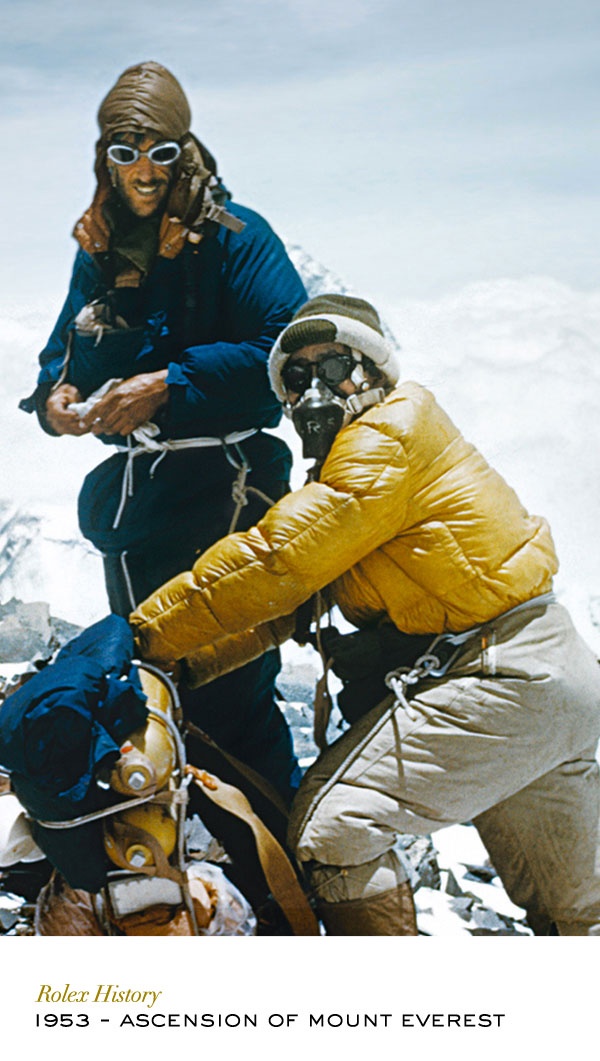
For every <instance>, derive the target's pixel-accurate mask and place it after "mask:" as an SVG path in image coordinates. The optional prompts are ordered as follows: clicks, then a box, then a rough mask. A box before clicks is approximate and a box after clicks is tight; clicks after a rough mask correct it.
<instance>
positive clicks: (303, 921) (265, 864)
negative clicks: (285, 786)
mask: <svg viewBox="0 0 600 1061" xmlns="http://www.w3.org/2000/svg"><path fill="white" fill-rule="evenodd" d="M186 772H187V773H188V774H191V776H192V778H193V780H194V783H195V784H196V785H198V787H199V788H201V789H202V792H203V793H204V795H206V796H208V798H209V799H211V800H212V801H213V803H216V804H217V806H219V807H221V808H222V809H223V810H225V811H227V812H228V813H229V814H233V815H235V817H236V818H240V819H241V821H243V822H245V823H246V824H247V825H248V826H249V827H250V829H251V830H252V833H253V835H254V839H255V841H256V848H257V851H258V857H259V860H260V864H261V866H262V870H263V873H264V875H265V878H266V880H267V884H268V885H269V888H270V889H271V893H272V895H273V898H274V899H275V901H276V902H277V903H278V905H279V906H280V907H281V909H282V911H283V913H284V914H285V917H286V918H287V921H288V922H289V925H290V928H291V929H292V931H293V933H294V935H295V936H318V935H320V932H319V926H318V923H317V919H316V917H315V915H314V913H313V911H312V908H311V906H310V904H309V902H308V899H307V898H306V895H305V894H304V892H303V891H302V888H301V887H300V884H299V882H298V878H297V876H296V874H295V872H294V869H293V867H292V864H291V862H290V860H289V859H288V857H287V855H286V853H285V851H284V850H283V848H282V846H281V844H280V843H279V842H278V841H277V840H276V839H275V837H274V836H273V834H272V833H271V832H270V831H269V829H267V827H266V825H265V824H264V822H263V821H262V820H261V819H260V818H259V817H258V815H257V814H255V812H254V811H253V810H252V807H251V805H250V803H249V801H248V799H247V797H246V796H245V795H244V793H243V792H241V791H240V789H239V788H235V786H234V785H228V784H225V782H224V781H221V780H220V779H219V778H217V777H215V776H214V775H213V774H208V773H207V772H206V771H205V770H199V769H198V768H197V767H195V766H190V765H188V766H187V771H186Z"/></svg>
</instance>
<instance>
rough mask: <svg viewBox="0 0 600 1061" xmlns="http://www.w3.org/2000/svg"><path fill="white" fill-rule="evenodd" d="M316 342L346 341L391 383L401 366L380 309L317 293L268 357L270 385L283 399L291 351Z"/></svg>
mask: <svg viewBox="0 0 600 1061" xmlns="http://www.w3.org/2000/svg"><path fill="white" fill-rule="evenodd" d="M313 343H344V344H345V345H346V346H349V347H351V349H353V350H356V351H358V352H360V353H361V354H364V356H365V357H369V358H370V359H371V361H373V362H374V363H375V364H376V365H377V368H378V369H379V370H380V371H381V372H382V373H383V375H384V376H385V378H386V380H387V381H388V382H389V383H390V384H392V386H393V385H394V384H395V383H397V382H398V377H399V374H400V366H399V364H398V358H397V354H396V351H395V350H394V349H393V347H392V346H391V344H390V343H389V342H388V341H387V339H386V338H385V336H384V334H383V329H382V327H381V321H380V320H379V314H378V313H377V310H376V309H375V308H374V307H373V306H372V305H371V304H370V302H365V301H364V299H362V298H353V297H351V296H350V295H317V297H316V298H312V299H311V300H310V301H309V302H306V303H305V304H304V305H303V306H302V307H301V308H300V309H299V310H298V312H297V313H296V314H295V316H294V317H293V318H292V320H291V322H290V323H289V324H288V326H287V328H284V330H283V331H282V333H281V335H280V336H279V338H278V339H277V342H276V343H275V345H274V347H273V349H272V350H271V354H270V357H269V378H270V380H271V386H272V388H273V390H274V392H275V394H276V395H277V397H278V398H279V400H280V401H281V402H285V401H286V400H287V392H286V389H285V387H284V385H283V381H282V379H281V370H282V368H283V366H284V365H285V363H286V361H287V359H288V357H289V356H290V354H293V353H294V352H295V351H296V350H300V349H301V348H302V347H303V346H311V345H312V344H313Z"/></svg>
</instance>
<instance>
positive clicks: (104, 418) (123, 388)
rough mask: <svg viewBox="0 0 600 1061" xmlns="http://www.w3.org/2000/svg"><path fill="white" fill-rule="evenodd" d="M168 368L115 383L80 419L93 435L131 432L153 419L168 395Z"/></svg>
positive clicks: (86, 429) (127, 433) (126, 433)
mask: <svg viewBox="0 0 600 1061" xmlns="http://www.w3.org/2000/svg"><path fill="white" fill-rule="evenodd" d="M166 378H167V369H166V368H165V369H161V371H160V372H144V373H142V374H141V375H139V376H132V377H131V379H126V380H124V381H123V383H119V384H118V385H117V386H116V387H113V388H112V389H111V390H110V391H109V392H108V394H106V395H105V396H104V398H101V399H100V401H98V402H96V404H95V405H94V408H93V409H91V410H90V412H89V413H88V414H87V416H85V417H83V419H82V420H81V421H80V422H81V424H82V425H83V426H84V429H85V431H91V432H92V434H94V435H129V434H131V432H132V431H135V429H136V427H139V426H140V424H144V423H145V422H146V420H151V419H152V417H153V416H154V414H155V412H156V411H157V409H160V407H161V405H165V403H166V402H167V400H168V397H169V388H168V386H167V384H166V382H165V381H166Z"/></svg>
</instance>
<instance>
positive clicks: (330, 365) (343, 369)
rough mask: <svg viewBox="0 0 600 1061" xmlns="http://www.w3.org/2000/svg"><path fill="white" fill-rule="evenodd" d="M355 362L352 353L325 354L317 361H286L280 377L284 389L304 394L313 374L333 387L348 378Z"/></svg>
mask: <svg viewBox="0 0 600 1061" xmlns="http://www.w3.org/2000/svg"><path fill="white" fill-rule="evenodd" d="M356 364H357V362H356V360H355V358H354V357H353V355H352V354H338V353H332V354H325V355H324V356H323V357H322V358H320V360H319V361H301V360H300V361H286V363H285V365H284V366H283V368H282V370H281V379H282V382H283V385H284V387H285V389H286V391H289V392H290V393H292V394H304V391H305V390H307V388H308V387H310V385H311V383H312V381H313V378H314V377H315V375H316V377H317V379H320V380H321V383H325V385H326V386H327V387H331V389H333V388H334V387H339V385H340V383H343V382H344V380H346V379H350V376H351V375H352V370H353V369H354V368H355V366H356Z"/></svg>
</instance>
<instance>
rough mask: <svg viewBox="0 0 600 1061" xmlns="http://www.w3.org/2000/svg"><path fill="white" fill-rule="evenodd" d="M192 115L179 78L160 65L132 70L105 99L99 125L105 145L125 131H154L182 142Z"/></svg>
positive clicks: (128, 71) (166, 137) (165, 137)
mask: <svg viewBox="0 0 600 1061" xmlns="http://www.w3.org/2000/svg"><path fill="white" fill-rule="evenodd" d="M191 120H192V113H191V111H190V105H189V103H188V101H187V97H186V95H185V93H184V91H183V89H182V87H181V85H180V84H179V81H178V80H177V78H176V77H174V76H173V74H172V73H170V71H169V70H167V69H166V68H165V67H164V66H161V65H160V63H155V62H152V61H150V62H146V63H138V65H137V66H130V67H128V69H127V70H125V71H124V72H123V73H122V74H121V76H120V77H119V78H118V80H117V82H116V84H115V85H113V87H112V88H111V90H110V92H108V93H107V95H106V96H105V97H104V99H103V101H102V103H101V104H100V108H99V110H98V125H99V126H100V134H101V137H102V140H103V141H104V143H107V142H108V141H109V140H112V139H114V137H115V136H118V135H119V134H120V133H123V132H125V131H133V132H138V131H139V132H142V131H152V132H153V133H156V134H157V135H158V136H160V137H164V139H165V140H181V139H182V137H184V136H185V134H186V133H188V132H189V130H190V124H191Z"/></svg>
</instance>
